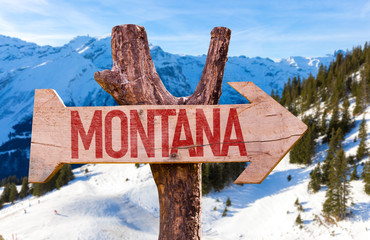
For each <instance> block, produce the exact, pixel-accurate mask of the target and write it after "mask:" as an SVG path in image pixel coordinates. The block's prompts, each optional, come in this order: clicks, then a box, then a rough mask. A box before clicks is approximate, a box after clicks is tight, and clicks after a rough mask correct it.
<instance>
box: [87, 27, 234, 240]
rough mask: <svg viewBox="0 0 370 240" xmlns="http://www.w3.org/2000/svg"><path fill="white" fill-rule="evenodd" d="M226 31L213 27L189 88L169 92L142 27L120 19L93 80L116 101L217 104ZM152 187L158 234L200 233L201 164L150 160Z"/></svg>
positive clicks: (190, 236) (195, 235)
mask: <svg viewBox="0 0 370 240" xmlns="http://www.w3.org/2000/svg"><path fill="white" fill-rule="evenodd" d="M230 35H231V31H230V30H229V29H227V28H224V27H216V28H214V29H213V30H212V32H211V42H210V46H209V50H208V55H207V60H206V64H205V66H204V69H203V73H202V77H201V79H200V81H199V83H198V86H197V88H196V89H195V92H194V93H193V94H192V95H191V96H189V97H187V98H184V97H180V98H177V97H174V96H172V95H171V94H170V93H169V92H168V91H167V90H166V88H165V87H164V85H163V83H162V81H161V79H160V78H159V76H158V74H157V72H156V70H155V67H154V64H153V62H152V58H151V55H150V51H149V45H148V40H147V35H146V32H145V29H144V28H143V27H141V26H137V25H132V24H129V25H120V26H116V27H114V28H113V29H112V42H111V43H112V58H113V67H112V70H104V71H102V72H96V73H95V74H94V77H95V80H96V81H97V82H98V83H99V84H100V85H101V86H102V87H103V89H104V90H105V91H107V92H108V93H109V94H111V95H112V96H113V98H114V99H115V100H116V101H117V102H118V104H120V105H140V104H146V105H210V104H218V101H219V98H220V96H221V86H222V78H223V73H224V68H225V63H226V61H227V52H228V48H229V42H230ZM150 167H151V170H152V174H153V178H154V180H155V183H156V185H157V188H158V195H159V207H160V230H159V238H158V239H161V240H163V239H168V240H174V239H184V240H189V239H200V238H201V197H202V190H201V186H202V182H201V164H200V163H196V164H151V165H150Z"/></svg>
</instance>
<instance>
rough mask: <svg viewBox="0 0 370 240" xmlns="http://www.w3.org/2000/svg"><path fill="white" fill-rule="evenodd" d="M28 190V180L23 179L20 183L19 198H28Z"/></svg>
mask: <svg viewBox="0 0 370 240" xmlns="http://www.w3.org/2000/svg"><path fill="white" fill-rule="evenodd" d="M29 190H30V188H29V187H28V178H27V177H24V178H23V181H22V188H21V191H20V192H19V197H20V198H21V199H23V198H25V197H27V196H28V193H29Z"/></svg>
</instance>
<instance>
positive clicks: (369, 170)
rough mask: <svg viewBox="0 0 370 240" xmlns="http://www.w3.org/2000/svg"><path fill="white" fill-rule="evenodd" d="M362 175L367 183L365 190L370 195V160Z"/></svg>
mask: <svg viewBox="0 0 370 240" xmlns="http://www.w3.org/2000/svg"><path fill="white" fill-rule="evenodd" d="M361 177H362V179H363V181H364V183H365V192H366V193H367V194H368V195H370V161H367V162H366V163H365V166H364V169H363V171H362V174H361Z"/></svg>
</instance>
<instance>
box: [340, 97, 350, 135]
mask: <svg viewBox="0 0 370 240" xmlns="http://www.w3.org/2000/svg"><path fill="white" fill-rule="evenodd" d="M351 126H352V122H351V116H350V113H349V101H348V97H347V95H346V96H345V98H344V103H343V113H342V118H341V120H340V128H341V129H342V130H343V135H344V134H346V133H348V132H349V130H350V129H351Z"/></svg>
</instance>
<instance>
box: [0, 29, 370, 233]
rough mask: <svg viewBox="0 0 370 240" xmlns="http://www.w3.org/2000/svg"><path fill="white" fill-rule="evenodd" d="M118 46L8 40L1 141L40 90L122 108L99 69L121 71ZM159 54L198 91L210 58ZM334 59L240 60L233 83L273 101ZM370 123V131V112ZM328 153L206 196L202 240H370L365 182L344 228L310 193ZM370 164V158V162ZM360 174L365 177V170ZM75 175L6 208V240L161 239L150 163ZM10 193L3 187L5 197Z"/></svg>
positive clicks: (357, 185) (2, 72)
mask: <svg viewBox="0 0 370 240" xmlns="http://www.w3.org/2000/svg"><path fill="white" fill-rule="evenodd" d="M109 44H110V39H109V38H102V39H95V38H91V37H88V36H85V37H77V38H75V39H74V40H72V41H71V43H69V44H67V45H65V46H63V47H60V48H52V47H50V46H45V47H40V46H37V45H35V44H32V43H27V42H24V41H21V40H19V39H13V38H8V37H3V36H1V35H0V50H1V51H0V60H1V63H2V64H1V65H0V86H1V88H0V89H1V90H0V93H1V94H0V102H1V103H2V105H0V106H1V107H0V112H1V118H0V125H1V126H2V127H1V128H0V143H1V142H2V141H3V140H6V137H7V135H8V133H9V131H10V130H11V126H12V125H14V123H17V122H19V120H21V119H22V118H24V117H25V116H27V115H30V114H32V106H33V90H34V89H35V88H53V89H55V90H56V91H57V92H58V94H59V95H60V96H61V98H62V99H63V101H64V102H65V103H66V105H68V104H70V105H80V106H89V105H105V104H108V105H112V104H113V101H110V100H109V99H110V98H109V96H107V95H106V94H105V92H104V91H102V90H101V88H100V87H99V86H98V85H97V84H96V83H95V81H94V80H93V74H94V72H95V71H99V70H103V69H109V68H111V56H110V47H109V46H110V45H109ZM151 51H152V57H153V60H154V62H155V64H156V68H157V70H158V69H162V70H163V71H165V70H166V71H167V74H168V75H167V76H168V82H167V83H166V84H167V85H166V87H167V88H180V87H179V86H178V84H179V79H180V80H181V81H182V82H183V83H184V84H185V85H184V86H189V88H190V90H194V89H195V87H196V84H197V82H198V80H199V79H200V75H201V72H202V68H203V65H204V62H205V59H206V57H205V56H200V57H193V56H178V55H173V54H169V53H166V52H163V51H162V50H161V49H160V48H159V47H155V46H151ZM332 59H333V56H328V57H323V58H314V59H313V58H304V57H291V58H288V59H280V60H279V61H272V60H270V59H263V58H247V57H230V58H229V59H228V62H227V64H226V69H225V75H224V79H225V80H224V82H225V84H226V82H227V81H254V82H255V83H257V85H258V86H259V87H261V88H262V89H263V90H264V91H266V92H268V93H269V92H270V91H271V89H278V90H281V89H282V87H283V84H284V83H285V82H286V80H287V79H288V77H292V76H297V75H301V76H302V77H307V76H308V74H309V73H310V72H312V73H313V75H315V73H317V68H318V66H319V64H321V63H324V64H327V63H329V62H330V61H331V60H332ZM179 66H180V67H179ZM169 67H170V68H169ZM169 69H170V70H171V71H169ZM67 70H68V71H67ZM172 70H174V71H175V72H174V74H175V75H176V76H181V77H180V78H178V79H173V77H172V79H171V75H170V74H169V73H173V72H172ZM357 75H359V74H356V75H355V76H354V78H355V79H356V78H357ZM166 79H167V78H166ZM72 89H73V90H72ZM188 91H189V89H188ZM235 96H237V94H236V93H235V91H234V90H232V89H231V88H230V87H228V86H227V85H225V86H223V95H222V99H221V102H222V103H226V102H227V101H237V100H235V99H237V98H235ZM96 99H100V100H99V101H97V100H96ZM350 103H351V106H350V111H352V109H353V107H354V105H353V104H354V100H353V99H350ZM321 109H323V107H321ZM311 112H312V113H314V110H312V111H311ZM306 114H307V113H306ZM329 116H330V115H329ZM362 117H363V116H362V115H360V116H356V118H355V128H353V129H352V131H351V132H350V133H348V134H346V136H345V140H344V149H345V151H346V155H347V156H349V155H354V154H355V153H356V151H357V147H358V144H359V141H357V142H354V141H353V140H354V138H355V137H356V136H357V135H358V128H359V124H360V122H361V120H362ZM365 118H366V123H367V129H368V130H369V129H370V109H369V108H368V109H367V111H366V113H365ZM369 138H370V136H368V139H367V143H368V146H369V145H370V139H369ZM327 148H328V146H327V144H324V145H323V144H321V143H320V140H319V145H318V149H317V150H318V152H317V154H316V156H315V159H314V164H313V165H311V166H308V167H306V166H303V165H302V166H300V165H292V164H290V163H289V155H287V156H286V157H285V158H284V159H283V160H282V161H281V162H280V163H279V164H278V166H277V167H276V168H275V169H274V170H273V171H272V173H271V174H270V175H269V176H268V177H267V178H266V179H265V181H264V182H263V183H262V184H259V185H247V184H245V185H243V186H240V185H231V186H229V187H227V188H225V189H224V190H222V191H221V192H211V193H210V194H208V195H207V196H204V197H203V200H202V203H203V205H202V209H203V211H202V222H203V225H202V230H203V237H202V238H203V239H209V240H211V239H212V240H216V239H222V240H228V239H230V240H234V239H284V240H285V239H287V240H289V239H360V240H361V239H368V238H369V236H370V198H369V196H368V195H366V194H365V193H364V190H363V187H364V184H363V182H362V181H361V180H358V181H352V182H351V186H352V193H353V194H352V201H353V206H352V207H351V210H352V211H353V217H352V218H348V219H346V220H344V221H341V222H338V223H336V224H328V223H325V221H324V218H323V216H322V214H321V210H322V204H323V202H324V200H325V189H322V190H320V191H319V192H318V193H316V194H312V193H310V192H309V191H308V190H307V185H308V182H309V173H310V171H311V170H312V169H313V168H314V166H315V164H317V162H319V161H321V162H322V161H323V160H324V159H325V156H326V150H327ZM367 160H369V157H367V159H364V160H362V162H365V161H367ZM86 168H87V169H88V173H87V174H85V169H86ZM358 171H359V172H361V171H362V167H361V166H359V168H358ZM74 173H75V176H76V179H75V180H73V181H72V182H70V183H69V185H67V186H65V187H63V188H61V189H60V190H55V191H53V192H50V193H48V194H46V195H44V196H42V197H39V198H37V197H34V196H29V197H27V198H26V199H23V200H19V201H17V202H15V204H14V205H11V204H6V205H5V206H4V208H3V209H2V210H0V234H1V235H3V236H4V237H5V239H12V236H16V237H17V238H18V239H36V240H37V239H140V240H141V239H157V238H158V237H157V236H158V227H159V209H158V194H157V190H156V186H155V183H154V181H153V178H152V175H151V172H150V168H149V165H141V167H139V168H136V167H135V166H134V165H131V164H114V165H90V164H89V165H84V166H82V167H80V168H77V169H75V170H74ZM289 175H291V176H292V180H291V181H288V180H287V177H288V176H289ZM18 189H19V186H18ZM2 190H3V189H2V188H0V192H2ZM228 197H230V199H231V202H232V205H231V206H230V207H228V212H227V216H226V217H222V212H223V210H224V208H225V204H226V199H227V198H228ZM297 198H299V201H300V203H301V204H302V206H303V208H304V212H301V217H302V219H303V222H304V224H303V228H302V229H300V228H299V227H298V226H297V225H296V224H295V219H296V217H297V215H298V214H299V211H298V209H297V207H295V206H294V202H295V200H296V199H297ZM24 210H26V213H25V212H24ZM54 210H57V212H58V214H55V213H54Z"/></svg>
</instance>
